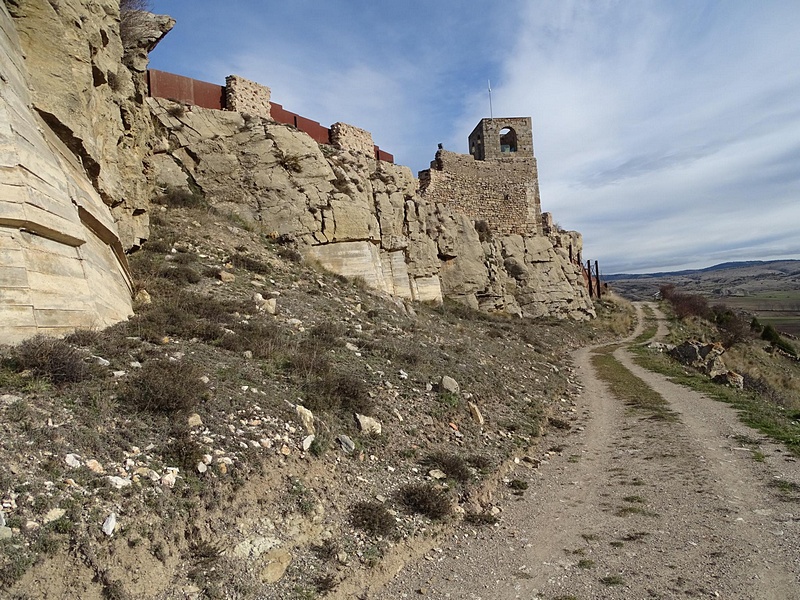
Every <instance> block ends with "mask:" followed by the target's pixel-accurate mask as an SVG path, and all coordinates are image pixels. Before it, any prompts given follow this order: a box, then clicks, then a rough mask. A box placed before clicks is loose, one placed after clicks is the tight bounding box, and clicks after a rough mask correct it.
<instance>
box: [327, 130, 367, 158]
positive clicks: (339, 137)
mask: <svg viewBox="0 0 800 600" xmlns="http://www.w3.org/2000/svg"><path fill="white" fill-rule="evenodd" d="M330 140H331V144H332V145H334V146H336V147H337V148H339V149H341V150H350V151H352V152H357V153H359V154H364V155H365V156H372V155H373V149H374V147H375V145H374V144H373V142H372V134H371V133H370V132H369V131H366V130H364V129H359V128H358V127H354V126H353V125H348V124H347V123H334V124H333V125H331V133H330Z"/></svg>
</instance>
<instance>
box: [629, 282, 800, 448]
mask: <svg viewBox="0 0 800 600" xmlns="http://www.w3.org/2000/svg"><path fill="white" fill-rule="evenodd" d="M661 295H662V298H663V299H664V302H663V303H662V306H663V309H664V310H665V312H666V313H667V314H668V315H669V317H670V319H671V321H672V323H671V326H670V336H669V338H668V339H667V340H666V341H667V342H670V343H673V344H680V343H682V342H684V341H686V340H687V339H696V340H700V341H702V342H709V343H711V342H720V343H721V344H722V345H723V346H724V348H725V352H724V354H723V355H722V358H723V360H724V362H725V365H726V366H727V368H729V369H731V370H732V371H734V372H736V373H738V374H739V375H741V376H742V377H743V389H736V388H733V387H728V386H725V385H719V384H717V383H714V382H712V381H711V379H709V377H708V376H707V375H705V374H703V373H701V372H699V371H697V370H695V369H692V368H691V367H688V366H685V365H683V364H680V363H678V362H677V361H675V360H674V359H672V358H670V357H669V356H668V355H667V354H665V353H663V351H662V349H661V348H648V347H646V346H641V345H637V346H634V347H632V348H631V350H632V352H633V353H634V354H635V355H636V357H637V362H638V363H639V364H640V365H642V366H643V367H645V368H647V369H650V370H653V371H656V372H659V373H662V374H664V375H667V376H668V377H669V378H670V380H671V381H674V382H675V383H679V384H682V385H687V386H689V387H691V388H693V389H695V390H697V391H700V392H702V393H704V394H706V395H709V396H711V397H713V398H716V399H718V400H720V401H723V402H727V403H729V404H731V405H732V406H733V407H735V408H736V409H737V410H738V411H739V415H740V418H741V420H742V421H743V422H744V423H746V424H747V425H749V426H751V427H753V428H755V429H757V430H758V431H760V432H761V433H763V434H765V435H767V436H769V437H771V438H772V439H775V440H777V441H779V442H782V443H784V444H785V445H786V447H787V449H788V450H789V451H790V452H791V453H792V454H794V455H795V456H800V363H798V361H797V349H796V346H795V343H793V341H791V340H790V339H789V338H787V337H786V336H784V335H781V334H780V333H778V332H777V331H776V330H775V329H774V328H773V327H771V326H769V325H767V326H762V325H761V324H760V323H759V321H758V319H756V318H754V317H752V315H748V314H746V313H743V312H740V311H735V310H732V309H730V308H728V307H727V306H724V305H715V306H709V304H708V302H707V300H706V299H705V298H704V297H702V296H698V295H695V294H688V293H682V292H679V291H677V290H676V289H675V288H674V287H672V286H664V287H662V289H661ZM642 337H643V336H642ZM641 341H643V340H641Z"/></svg>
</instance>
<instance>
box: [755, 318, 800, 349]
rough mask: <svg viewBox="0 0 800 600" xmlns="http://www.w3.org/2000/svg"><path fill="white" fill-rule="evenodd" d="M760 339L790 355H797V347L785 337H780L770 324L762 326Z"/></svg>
mask: <svg viewBox="0 0 800 600" xmlns="http://www.w3.org/2000/svg"><path fill="white" fill-rule="evenodd" d="M761 339H762V340H765V341H767V342H769V343H770V344H772V345H773V346H774V347H776V348H779V349H780V350H783V351H784V352H786V353H787V354H789V355H791V356H797V349H796V348H795V347H794V346H793V345H792V344H790V343H789V342H788V341H787V340H786V339H784V338H783V337H781V334H780V333H778V332H777V331H776V329H775V328H774V327H773V326H772V325H765V326H764V329H763V330H762V331H761Z"/></svg>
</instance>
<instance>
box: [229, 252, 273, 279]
mask: <svg viewBox="0 0 800 600" xmlns="http://www.w3.org/2000/svg"><path fill="white" fill-rule="evenodd" d="M231 264H232V265H233V266H234V267H237V268H239V269H245V270H247V271H251V272H252V273H258V274H259V275H268V274H270V273H272V267H270V266H269V265H268V264H267V263H265V262H263V261H261V260H259V259H257V258H253V257H252V256H247V255H246V254H240V253H236V254H234V255H233V256H231Z"/></svg>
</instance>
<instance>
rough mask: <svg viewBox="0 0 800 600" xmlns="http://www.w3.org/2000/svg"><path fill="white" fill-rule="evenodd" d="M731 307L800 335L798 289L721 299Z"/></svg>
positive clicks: (799, 295)
mask: <svg viewBox="0 0 800 600" xmlns="http://www.w3.org/2000/svg"><path fill="white" fill-rule="evenodd" d="M721 302H722V303H723V304H725V305H726V306H730V307H731V308H739V309H741V310H746V311H747V312H751V313H753V314H755V315H756V316H757V317H758V320H759V321H761V322H762V323H764V324H767V323H768V324H770V325H772V326H773V327H775V329H777V330H779V331H785V332H786V333H791V334H792V335H799V336H800V290H797V291H795V290H789V291H771V292H761V293H757V294H753V295H752V296H739V297H732V296H729V297H727V298H723V299H721Z"/></svg>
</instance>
